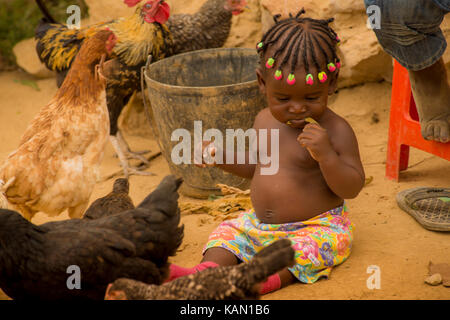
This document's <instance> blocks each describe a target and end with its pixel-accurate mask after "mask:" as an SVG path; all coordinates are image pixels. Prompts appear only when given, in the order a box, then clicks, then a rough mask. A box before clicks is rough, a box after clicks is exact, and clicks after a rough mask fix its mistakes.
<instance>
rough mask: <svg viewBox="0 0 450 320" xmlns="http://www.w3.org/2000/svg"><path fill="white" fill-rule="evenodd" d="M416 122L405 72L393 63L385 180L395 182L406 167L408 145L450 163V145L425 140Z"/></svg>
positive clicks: (409, 84)
mask: <svg viewBox="0 0 450 320" xmlns="http://www.w3.org/2000/svg"><path fill="white" fill-rule="evenodd" d="M418 120H419V116H418V114H417V109H416V104H415V102H414V98H413V95H412V92H411V83H410V82H409V75H408V70H406V69H405V68H404V67H403V66H402V65H401V64H400V63H398V62H397V61H395V62H394V77H393V81H392V98H391V111H390V119H389V137H388V148H387V159H386V177H387V178H388V179H391V180H395V181H398V177H399V172H400V171H403V170H406V169H407V168H408V160H409V147H410V146H411V147H414V148H417V149H420V150H423V151H425V152H428V153H431V154H434V155H436V156H438V157H441V158H444V159H447V160H450V142H449V143H440V142H436V141H428V140H425V139H424V138H423V137H422V135H421V133H420V124H419V121H418Z"/></svg>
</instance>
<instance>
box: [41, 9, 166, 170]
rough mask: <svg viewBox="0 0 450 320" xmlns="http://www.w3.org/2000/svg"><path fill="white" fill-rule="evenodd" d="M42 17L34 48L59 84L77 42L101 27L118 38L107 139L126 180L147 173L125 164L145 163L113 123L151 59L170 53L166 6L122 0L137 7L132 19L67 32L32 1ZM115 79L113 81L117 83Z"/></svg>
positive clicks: (108, 87)
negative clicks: (139, 161) (129, 160)
mask: <svg viewBox="0 0 450 320" xmlns="http://www.w3.org/2000/svg"><path fill="white" fill-rule="evenodd" d="M36 2H37V4H38V5H39V8H40V9H41V11H42V12H43V14H44V18H43V19H42V20H41V22H40V24H39V25H38V27H37V28H36V31H35V36H36V39H37V44H36V50H37V53H38V56H39V58H40V60H41V61H42V62H44V63H45V65H46V66H47V68H49V69H50V70H53V71H56V72H57V74H58V77H57V79H58V82H61V79H64V76H65V73H66V72H67V70H69V68H70V67H71V65H72V61H73V60H74V59H75V57H76V55H77V54H78V51H79V48H80V46H81V44H82V43H83V42H84V41H85V40H86V39H89V38H90V37H92V36H93V35H95V34H96V33H97V32H98V31H99V30H102V29H104V28H105V27H107V28H109V29H110V30H111V31H113V32H114V34H115V35H116V36H117V44H116V46H115V48H114V51H113V54H112V55H111V59H116V60H117V64H118V65H119V68H120V70H121V73H120V74H118V75H117V76H118V79H119V81H112V80H110V78H108V77H106V100H107V104H108V111H109V118H110V141H111V144H112V145H113V148H114V150H115V152H116V154H117V156H118V157H119V160H120V163H121V166H122V168H123V170H124V174H125V177H126V178H128V176H129V175H130V174H149V173H144V172H141V171H139V170H137V169H135V168H132V167H130V166H129V164H128V161H127V158H135V159H138V160H141V161H143V162H144V163H148V161H147V159H145V157H143V156H142V155H141V154H139V153H134V152H131V151H130V149H129V147H128V144H127V143H126V141H125V139H124V138H123V135H122V134H121V132H120V130H119V128H118V123H117V120H118V118H119V115H120V113H121V111H122V109H123V107H124V106H125V105H126V104H127V103H128V101H129V100H130V98H131V96H132V95H133V93H134V92H135V91H136V90H138V88H139V84H140V82H139V80H140V69H141V67H142V66H143V65H144V64H145V63H146V61H147V58H148V56H149V55H151V56H152V58H153V60H154V61H156V60H159V59H161V58H164V57H165V56H168V55H171V54H172V53H171V48H172V45H171V42H172V37H171V35H170V32H169V30H168V29H167V27H166V26H165V25H164V23H165V22H166V21H167V19H168V17H169V15H170V8H169V6H168V4H167V3H165V2H164V1H163V0H150V1H144V2H143V3H141V4H138V3H139V2H140V1H136V0H124V2H125V3H126V4H127V5H128V6H130V7H131V6H135V5H136V4H138V5H137V8H136V10H135V12H134V14H133V15H131V16H129V17H126V18H120V19H115V20H112V21H109V22H104V23H98V24H94V25H91V26H87V27H85V28H81V29H69V28H68V27H67V26H66V25H63V24H60V23H56V22H55V20H54V19H53V18H52V16H51V15H50V14H49V12H48V10H47V9H46V8H45V6H44V5H43V3H42V1H41V0H36ZM116 80H117V79H116Z"/></svg>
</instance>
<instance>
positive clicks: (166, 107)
mask: <svg viewBox="0 0 450 320" xmlns="http://www.w3.org/2000/svg"><path fill="white" fill-rule="evenodd" d="M258 62H259V57H258V55H257V53H256V51H255V50H253V49H244V48H220V49H207V50H199V51H193V52H189V53H184V54H180V55H176V56H173V57H170V58H166V59H163V60H160V61H157V62H155V63H153V64H150V65H148V66H147V67H146V69H145V71H144V77H145V82H146V84H147V87H148V96H149V99H150V103H151V109H152V112H153V129H154V131H155V129H156V131H157V132H156V135H157V139H158V143H159V145H160V147H161V152H162V154H163V156H164V157H165V159H166V160H167V162H168V163H169V167H170V170H171V172H172V174H175V175H178V176H181V177H183V179H184V183H183V184H182V188H181V189H180V192H181V193H183V194H185V195H188V196H191V197H196V198H207V197H208V196H209V195H211V194H214V195H220V189H218V188H217V187H216V184H217V183H223V184H227V185H230V186H234V187H238V188H241V189H248V188H249V185H250V181H249V180H247V179H244V178H240V177H237V176H234V175H232V174H230V173H227V172H225V171H223V170H221V169H218V168H198V167H196V166H195V165H193V164H178V165H176V164H175V163H174V162H173V161H172V158H171V154H172V150H173V148H174V147H175V146H176V145H177V144H179V141H172V140H171V136H172V133H173V132H174V131H175V130H176V129H180V128H183V129H186V130H188V131H189V133H190V135H191V137H192V141H191V155H192V157H191V159H192V163H193V158H194V156H193V155H194V121H199V120H200V121H202V130H203V133H204V132H205V131H206V130H207V129H210V128H215V129H219V130H220V131H221V132H222V134H223V136H224V137H225V129H243V130H244V131H245V130H247V129H249V128H251V127H252V125H253V121H254V119H255V117H256V115H257V114H258V112H259V111H260V110H262V109H263V108H265V107H266V102H265V98H264V96H263V95H262V94H261V93H260V92H259V88H258V84H257V79H256V73H255V69H256V67H257V66H258ZM224 145H225V142H224Z"/></svg>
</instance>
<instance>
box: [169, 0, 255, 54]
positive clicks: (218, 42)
mask: <svg viewBox="0 0 450 320" xmlns="http://www.w3.org/2000/svg"><path fill="white" fill-rule="evenodd" d="M246 8H247V2H246V1H245V0H207V1H206V2H205V3H204V4H203V5H202V6H201V7H200V9H199V10H198V11H197V12H196V13H194V14H177V15H173V16H171V17H170V18H169V20H167V23H166V25H167V27H168V28H169V30H170V33H171V34H172V38H173V49H172V51H173V54H179V53H184V52H189V51H194V50H201V49H212V48H220V47H222V46H223V45H224V44H225V41H226V40H227V39H228V36H229V34H230V30H231V18H232V16H233V15H238V14H240V13H242V12H244V11H245V9H246Z"/></svg>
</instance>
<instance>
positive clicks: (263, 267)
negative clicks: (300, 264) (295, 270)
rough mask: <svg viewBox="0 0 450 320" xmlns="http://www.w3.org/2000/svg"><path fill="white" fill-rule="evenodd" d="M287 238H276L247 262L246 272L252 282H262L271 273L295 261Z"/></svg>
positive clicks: (293, 252)
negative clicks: (276, 239)
mask: <svg viewBox="0 0 450 320" xmlns="http://www.w3.org/2000/svg"><path fill="white" fill-rule="evenodd" d="M291 245H292V243H291V241H290V240H289V239H282V240H278V241H276V242H274V243H272V244H271V245H269V246H267V247H265V248H264V249H262V250H261V251H260V252H258V253H257V254H256V255H255V257H254V258H253V259H252V260H251V261H250V262H249V263H248V274H249V276H250V277H251V278H253V279H252V281H253V282H254V283H260V282H263V281H264V280H265V279H267V278H268V277H269V276H271V275H272V274H275V273H277V272H279V271H281V270H283V269H284V268H287V267H289V266H292V265H293V264H294V263H295V260H294V256H295V251H294V249H293V248H292V246H291Z"/></svg>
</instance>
